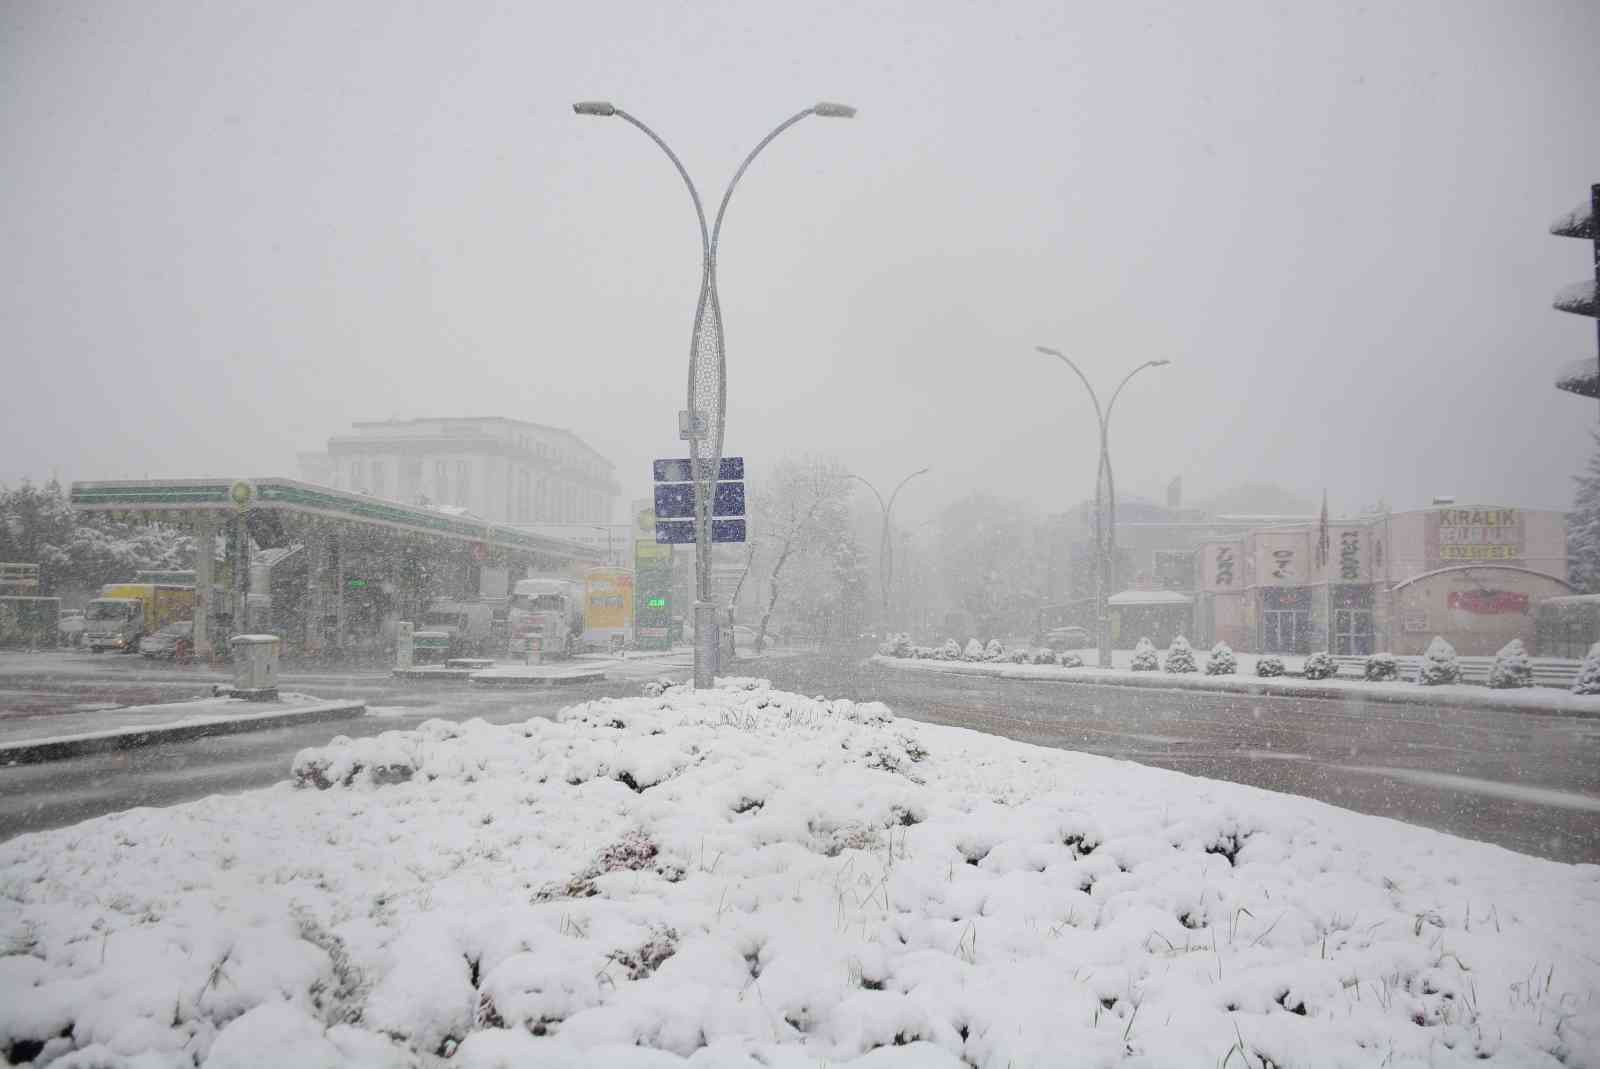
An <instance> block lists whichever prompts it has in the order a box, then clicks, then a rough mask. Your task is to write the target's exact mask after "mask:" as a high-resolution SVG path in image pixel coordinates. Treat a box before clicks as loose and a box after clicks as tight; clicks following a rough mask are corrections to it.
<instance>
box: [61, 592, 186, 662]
mask: <svg viewBox="0 0 1600 1069" xmlns="http://www.w3.org/2000/svg"><path fill="white" fill-rule="evenodd" d="M83 615H84V625H85V626H84V631H83V643H84V645H86V646H88V647H89V649H91V650H93V651H94V652H95V653H100V652H102V651H104V650H117V651H119V652H121V653H133V652H135V651H137V650H138V649H139V640H140V639H141V638H143V637H144V636H146V635H153V634H155V633H156V632H157V631H159V630H160V629H161V628H162V627H165V626H166V625H167V624H170V623H174V622H176V621H179V620H192V619H194V587H192V586H178V585H176V584H172V583H111V584H109V585H107V586H105V587H102V588H101V590H100V596H99V597H98V598H95V599H94V600H93V601H91V602H89V605H88V607H87V608H86V609H85V610H84V614H83Z"/></svg>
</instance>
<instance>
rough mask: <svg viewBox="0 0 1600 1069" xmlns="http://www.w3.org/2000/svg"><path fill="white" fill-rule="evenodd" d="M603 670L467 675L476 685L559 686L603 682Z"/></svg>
mask: <svg viewBox="0 0 1600 1069" xmlns="http://www.w3.org/2000/svg"><path fill="white" fill-rule="evenodd" d="M605 678H606V674H605V673H604V672H573V673H571V674H569V675H561V676H517V675H503V676H495V675H486V674H484V673H482V672H480V673H478V674H476V675H473V676H470V677H468V680H467V681H468V682H469V683H471V684H472V685H473V686H476V687H560V686H567V685H570V684H573V683H604V682H605Z"/></svg>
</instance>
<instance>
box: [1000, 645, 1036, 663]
mask: <svg viewBox="0 0 1600 1069" xmlns="http://www.w3.org/2000/svg"><path fill="white" fill-rule="evenodd" d="M1006 660H1008V661H1010V662H1011V663H1012V664H1027V663H1028V662H1029V661H1031V660H1033V655H1032V654H1031V653H1029V652H1028V649H1027V647H1026V646H1018V647H1017V648H1016V649H1014V650H1012V651H1011V652H1010V653H1008V654H1006Z"/></svg>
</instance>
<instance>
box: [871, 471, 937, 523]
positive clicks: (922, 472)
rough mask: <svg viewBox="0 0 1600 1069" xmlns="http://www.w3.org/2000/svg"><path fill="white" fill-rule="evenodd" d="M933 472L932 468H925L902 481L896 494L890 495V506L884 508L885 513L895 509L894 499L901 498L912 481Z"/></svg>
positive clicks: (895, 491)
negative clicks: (902, 492)
mask: <svg viewBox="0 0 1600 1069" xmlns="http://www.w3.org/2000/svg"><path fill="white" fill-rule="evenodd" d="M932 470H933V469H932V468H923V469H922V470H921V471H914V472H912V473H911V474H910V475H907V476H906V477H905V478H904V479H901V480H900V485H899V486H896V487H895V488H894V493H892V494H890V495H889V504H888V505H887V506H885V507H884V510H883V511H884V513H885V514H888V513H889V512H890V511H891V510H893V509H894V499H895V498H897V497H899V496H900V491H901V490H904V489H905V488H906V483H908V482H910V481H911V480H912V479H915V478H916V477H917V476H918V475H926V474H928V472H930V471H932Z"/></svg>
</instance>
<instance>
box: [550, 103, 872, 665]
mask: <svg viewBox="0 0 1600 1069" xmlns="http://www.w3.org/2000/svg"><path fill="white" fill-rule="evenodd" d="M572 110H573V111H575V112H577V113H578V114H579V115H593V116H599V117H604V118H612V117H615V118H618V119H622V120H623V121H625V122H627V123H630V124H632V125H633V126H636V127H638V128H639V130H641V131H642V132H643V133H644V134H645V136H647V137H649V138H650V140H652V141H654V142H655V143H656V145H657V147H659V148H660V149H661V151H662V152H665V153H666V154H667V158H668V159H670V160H671V161H672V165H673V167H675V168H677V171H678V176H679V177H680V178H682V179H683V184H684V185H685V186H687V187H688V188H689V197H690V199H691V200H693V201H694V214H695V218H696V219H697V220H698V221H699V224H700V251H701V266H700V298H699V301H698V302H697V303H696V305H695V311H694V330H693V332H692V333H691V334H690V337H689V389H688V407H687V409H686V411H685V412H684V414H683V416H682V418H681V422H680V427H681V428H682V429H683V432H684V433H685V434H686V436H687V437H688V438H689V447H690V453H689V455H690V458H691V461H692V464H693V469H694V470H693V472H692V476H693V480H694V486H695V494H694V498H695V501H694V506H695V556H694V567H695V605H694V630H695V646H694V685H695V686H696V687H709V686H711V684H712V681H713V676H714V675H715V674H716V667H717V622H716V611H715V604H714V603H713V602H712V600H711V512H712V500H713V498H714V495H715V487H716V480H717V476H718V474H719V472H720V469H721V467H722V443H723V427H724V425H725V422H726V417H727V402H728V389H727V380H726V375H727V358H726V348H725V346H724V342H723V334H722V305H721V302H720V301H719V299H718V297H717V242H718V239H719V238H720V237H721V236H722V219H723V216H724V215H725V214H726V213H727V211H728V201H729V199H730V198H732V196H733V189H734V187H735V186H737V185H738V184H739V179H740V178H742V177H743V176H744V172H745V170H746V168H748V167H749V166H750V163H751V161H753V160H754V159H755V158H756V156H757V155H759V154H760V152H761V150H762V149H764V148H766V147H767V146H768V145H770V144H771V143H772V141H773V139H774V138H776V137H777V136H778V135H779V134H781V133H783V132H784V131H785V130H787V129H789V127H791V126H793V125H794V124H795V123H797V122H799V121H800V120H801V119H804V118H805V117H806V116H808V115H817V116H821V117H822V118H827V119H848V118H851V117H852V116H854V115H855V113H856V109H855V108H852V107H850V106H848V105H846V104H831V103H827V102H823V103H820V104H814V105H812V106H811V107H809V108H806V109H805V110H804V111H801V112H799V113H797V114H795V115H791V116H790V117H789V118H787V119H785V120H784V121H783V122H781V123H779V124H778V126H777V127H776V128H775V129H774V130H773V131H772V132H771V133H769V134H768V135H767V136H766V137H764V138H762V139H761V141H760V142H759V143H758V144H757V145H756V147H755V148H753V149H751V150H750V154H749V155H748V156H746V157H745V158H744V162H743V163H741V164H740V165H739V169H738V170H737V171H735V172H734V173H733V178H732V180H730V181H729V182H728V188H727V189H726V190H725V191H724V192H723V194H722V203H721V204H720V205H718V207H717V215H716V219H715V220H714V221H713V222H712V224H711V226H710V227H709V228H707V226H706V213H705V208H704V206H703V205H702V203H701V201H700V191H699V190H698V189H696V188H695V184H694V180H693V179H691V178H690V177H689V172H688V171H687V170H685V169H684V166H683V161H681V160H679V159H678V155H677V153H675V152H673V151H672V149H670V148H669V147H667V143H666V142H665V141H663V140H661V137H660V136H659V135H658V134H657V133H656V132H655V131H654V130H652V129H650V127H648V126H646V125H645V124H644V123H642V122H640V121H639V120H638V119H636V118H634V117H633V116H632V115H629V114H628V113H627V112H625V111H623V110H622V109H621V108H619V107H617V106H615V105H614V104H610V103H608V102H606V101H603V100H591V101H583V102H581V103H578V104H574V105H573V106H572Z"/></svg>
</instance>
